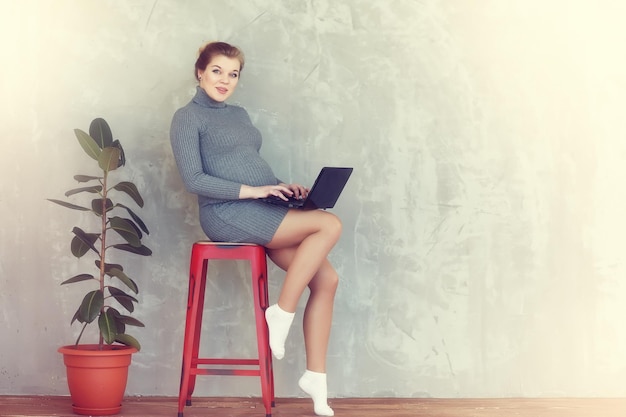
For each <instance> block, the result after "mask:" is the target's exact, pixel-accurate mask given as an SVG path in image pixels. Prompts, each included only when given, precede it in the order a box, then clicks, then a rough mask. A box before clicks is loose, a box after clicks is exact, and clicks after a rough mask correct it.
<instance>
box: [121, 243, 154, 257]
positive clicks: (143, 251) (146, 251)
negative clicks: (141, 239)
mask: <svg viewBox="0 0 626 417" xmlns="http://www.w3.org/2000/svg"><path fill="white" fill-rule="evenodd" d="M112 247H113V248H115V249H119V250H123V251H126V252H130V253H134V254H136V255H141V256H150V255H152V251H151V250H150V248H148V247H146V246H144V245H141V246H140V247H138V248H136V247H133V246H131V245H128V244H126V243H121V244H117V245H113V246H112Z"/></svg>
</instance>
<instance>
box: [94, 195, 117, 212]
mask: <svg viewBox="0 0 626 417" xmlns="http://www.w3.org/2000/svg"><path fill="white" fill-rule="evenodd" d="M104 209H105V210H106V211H107V212H108V211H110V210H112V209H113V202H112V201H111V200H110V199H108V198H107V200H106V202H105V208H104ZM91 210H92V211H93V212H94V213H96V214H97V215H98V216H102V199H101V198H94V199H93V200H91Z"/></svg>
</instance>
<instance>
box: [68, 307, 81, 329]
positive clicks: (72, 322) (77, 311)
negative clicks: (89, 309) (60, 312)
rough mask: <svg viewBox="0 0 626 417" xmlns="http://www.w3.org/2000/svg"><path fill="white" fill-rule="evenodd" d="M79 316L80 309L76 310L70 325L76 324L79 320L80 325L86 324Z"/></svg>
mask: <svg viewBox="0 0 626 417" xmlns="http://www.w3.org/2000/svg"><path fill="white" fill-rule="evenodd" d="M79 316H80V307H78V309H77V310H76V313H74V316H73V317H72V321H70V325H72V324H74V322H75V321H76V320H78V322H79V323H84V321H83V320H81V318H80V317H79Z"/></svg>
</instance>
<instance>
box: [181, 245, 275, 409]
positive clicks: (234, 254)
mask: <svg viewBox="0 0 626 417" xmlns="http://www.w3.org/2000/svg"><path fill="white" fill-rule="evenodd" d="M223 259H230V260H247V261H249V262H250V272H251V278H252V294H253V298H254V299H253V304H254V317H255V321H256V335H257V348H258V358H256V359H239V358H199V357H198V351H199V347H200V333H201V328H202V313H203V309H204V294H205V290H206V279H207V272H208V264H209V261H210V260H223ZM268 306H269V301H268V286H267V259H266V253H265V248H264V247H263V246H260V245H255V244H251V243H225V242H209V241H200V242H196V243H194V244H193V247H192V249H191V264H190V270H189V297H188V300H187V319H186V322H185V340H184V344H183V366H182V371H181V378H180V392H179V396H178V417H183V408H184V407H185V406H190V405H191V396H192V394H193V391H194V388H195V385H196V376H198V375H231V376H258V377H260V379H261V394H262V397H263V405H264V406H265V415H266V417H271V415H272V407H273V406H274V372H273V368H272V353H271V351H270V347H269V332H268V328H267V322H266V321H265V310H266V309H267V307H268Z"/></svg>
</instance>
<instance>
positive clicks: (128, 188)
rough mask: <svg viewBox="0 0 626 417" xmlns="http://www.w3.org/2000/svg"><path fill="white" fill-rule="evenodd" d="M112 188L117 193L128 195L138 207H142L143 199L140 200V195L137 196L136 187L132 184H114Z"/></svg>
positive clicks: (123, 182) (125, 182) (126, 182)
mask: <svg viewBox="0 0 626 417" xmlns="http://www.w3.org/2000/svg"><path fill="white" fill-rule="evenodd" d="M113 188H114V189H116V190H117V191H121V192H123V193H126V194H128V195H129V196H130V197H131V198H132V199H133V200H134V201H135V203H137V205H138V206H139V207H143V198H141V194H139V190H138V189H137V186H136V185H135V184H133V183H132V182H129V181H122V182H120V183H119V184H116V185H115V187H113Z"/></svg>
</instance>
